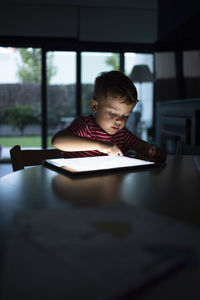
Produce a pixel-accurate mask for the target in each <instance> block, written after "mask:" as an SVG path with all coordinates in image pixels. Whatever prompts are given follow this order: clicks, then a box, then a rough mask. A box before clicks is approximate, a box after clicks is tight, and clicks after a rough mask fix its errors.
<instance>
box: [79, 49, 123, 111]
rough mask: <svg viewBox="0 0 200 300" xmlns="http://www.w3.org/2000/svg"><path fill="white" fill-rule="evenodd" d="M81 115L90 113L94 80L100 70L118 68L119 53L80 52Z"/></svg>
mask: <svg viewBox="0 0 200 300" xmlns="http://www.w3.org/2000/svg"><path fill="white" fill-rule="evenodd" d="M81 61H82V65H81V70H82V72H81V83H82V97H81V104H82V115H89V114H91V109H90V100H91V99H92V96H93V87H94V80H95V78H96V76H97V75H98V74H99V73H101V72H108V71H111V70H119V54H118V53H108V52H106V53H104V52H82V54H81Z"/></svg>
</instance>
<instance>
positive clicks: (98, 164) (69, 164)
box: [47, 155, 154, 172]
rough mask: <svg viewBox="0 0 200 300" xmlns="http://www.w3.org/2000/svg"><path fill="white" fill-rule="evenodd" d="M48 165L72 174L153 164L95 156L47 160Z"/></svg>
mask: <svg viewBox="0 0 200 300" xmlns="http://www.w3.org/2000/svg"><path fill="white" fill-rule="evenodd" d="M47 162H48V163H50V164H52V165H54V166H57V167H61V168H63V167H64V168H66V169H69V170H70V171H72V172H86V171H96V170H107V169H114V168H123V167H136V166H146V165H152V164H154V162H150V161H146V160H141V159H136V158H130V157H126V156H117V155H113V156H95V157H81V158H67V159H66V158H56V159H49V160H47Z"/></svg>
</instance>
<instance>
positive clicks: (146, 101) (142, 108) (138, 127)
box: [125, 53, 154, 140]
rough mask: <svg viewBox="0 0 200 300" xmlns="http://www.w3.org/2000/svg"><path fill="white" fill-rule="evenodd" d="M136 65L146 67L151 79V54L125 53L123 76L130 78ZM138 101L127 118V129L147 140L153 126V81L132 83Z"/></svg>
mask: <svg viewBox="0 0 200 300" xmlns="http://www.w3.org/2000/svg"><path fill="white" fill-rule="evenodd" d="M136 65H146V66H148V68H149V71H150V73H151V74H152V78H153V71H154V70H153V54H140V53H125V74H126V75H127V76H130V74H131V71H132V70H133V68H134V66H136ZM134 84H135V86H136V89H137V92H138V99H139V100H140V101H139V102H138V104H137V105H136V107H135V108H134V111H133V114H132V115H131V117H130V118H129V121H128V123H127V127H128V128H129V129H130V130H131V131H133V132H134V133H135V134H137V135H139V136H141V137H142V138H143V139H145V140H147V139H148V134H147V131H148V129H149V128H151V127H152V125H153V79H152V81H150V82H146V79H145V78H144V80H142V82H141V81H140V82H139V80H138V81H135V82H134Z"/></svg>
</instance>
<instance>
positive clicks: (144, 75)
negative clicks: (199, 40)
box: [129, 65, 154, 83]
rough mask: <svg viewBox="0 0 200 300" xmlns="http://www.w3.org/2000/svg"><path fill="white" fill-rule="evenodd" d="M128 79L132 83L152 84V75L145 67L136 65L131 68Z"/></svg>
mask: <svg viewBox="0 0 200 300" xmlns="http://www.w3.org/2000/svg"><path fill="white" fill-rule="evenodd" d="M129 78H130V79H131V80H132V81H133V82H140V83H141V82H152V81H154V78H153V75H152V73H151V72H150V70H149V67H148V66H147V65H136V66H134V67H133V69H132V71H131V73H130V75H129Z"/></svg>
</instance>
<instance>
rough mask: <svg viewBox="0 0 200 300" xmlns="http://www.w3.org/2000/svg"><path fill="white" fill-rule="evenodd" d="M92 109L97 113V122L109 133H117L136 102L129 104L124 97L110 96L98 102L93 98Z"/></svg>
mask: <svg viewBox="0 0 200 300" xmlns="http://www.w3.org/2000/svg"><path fill="white" fill-rule="evenodd" d="M91 107H92V111H93V112H94V113H95V121H96V123H97V124H98V125H99V126H100V127H101V128H102V129H103V130H104V131H105V132H107V133H108V134H111V135H113V134H115V133H117V132H118V131H119V130H120V129H122V128H124V126H125V125H126V122H127V120H128V117H129V115H130V114H131V112H132V110H133V108H134V107H135V104H127V103H125V102H124V99H123V98H120V97H119V98H113V97H112V96H108V97H107V98H106V99H105V100H103V101H100V102H98V101H97V100H95V99H92V100H91Z"/></svg>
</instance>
